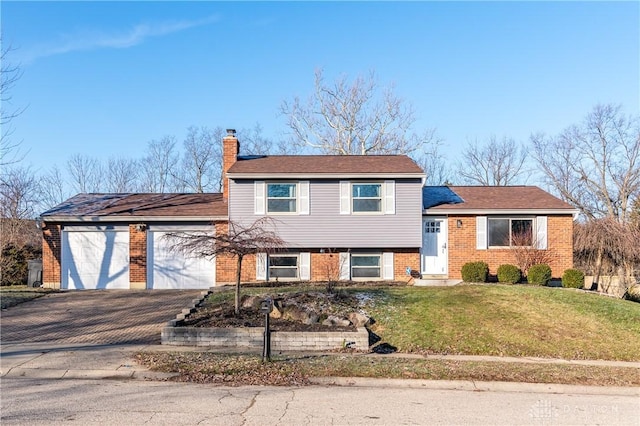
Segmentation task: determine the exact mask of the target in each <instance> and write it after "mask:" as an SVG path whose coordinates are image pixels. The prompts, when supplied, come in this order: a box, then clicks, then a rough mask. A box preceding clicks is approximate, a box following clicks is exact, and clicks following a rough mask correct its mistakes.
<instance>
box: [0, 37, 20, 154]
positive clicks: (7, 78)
mask: <svg viewBox="0 0 640 426" xmlns="http://www.w3.org/2000/svg"><path fill="white" fill-rule="evenodd" d="M0 44H2V39H0ZM12 51H13V49H12V48H11V46H9V47H6V48H4V47H2V51H1V53H0V166H6V165H9V164H13V163H17V162H19V161H20V160H22V159H23V158H24V155H25V154H24V153H21V152H20V151H19V147H20V141H14V140H12V139H11V135H12V134H13V131H14V129H13V127H12V126H11V121H12V120H13V119H14V118H16V117H17V116H19V115H20V114H22V113H23V112H24V110H25V108H19V107H13V106H12V96H11V89H12V88H13V86H14V85H15V84H16V82H17V81H18V80H20V77H22V71H21V70H20V67H19V66H17V65H14V64H12V63H11V62H10V61H9V54H10V52H12Z"/></svg>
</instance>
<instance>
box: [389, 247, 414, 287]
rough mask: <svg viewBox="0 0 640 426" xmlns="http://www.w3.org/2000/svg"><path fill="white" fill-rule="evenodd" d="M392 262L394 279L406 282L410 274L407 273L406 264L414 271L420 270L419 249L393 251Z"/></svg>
mask: <svg viewBox="0 0 640 426" xmlns="http://www.w3.org/2000/svg"><path fill="white" fill-rule="evenodd" d="M393 264H394V265H393V272H394V275H395V277H394V278H395V280H396V281H407V282H408V281H409V280H410V279H411V276H410V275H407V266H408V267H410V268H411V269H412V270H414V271H418V272H420V250H419V249H416V250H415V251H403V252H396V253H394V254H393Z"/></svg>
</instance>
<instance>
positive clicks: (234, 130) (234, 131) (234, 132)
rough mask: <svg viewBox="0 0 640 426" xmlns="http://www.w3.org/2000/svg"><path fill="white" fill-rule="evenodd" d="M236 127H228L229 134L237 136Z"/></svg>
mask: <svg viewBox="0 0 640 426" xmlns="http://www.w3.org/2000/svg"><path fill="white" fill-rule="evenodd" d="M235 135H236V129H227V136H235Z"/></svg>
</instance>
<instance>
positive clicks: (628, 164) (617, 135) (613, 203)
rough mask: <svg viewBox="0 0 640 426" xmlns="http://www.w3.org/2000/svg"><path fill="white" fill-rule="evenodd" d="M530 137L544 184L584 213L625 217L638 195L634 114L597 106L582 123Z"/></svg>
mask: <svg viewBox="0 0 640 426" xmlns="http://www.w3.org/2000/svg"><path fill="white" fill-rule="evenodd" d="M531 142H532V144H533V148H534V152H533V154H534V156H535V158H536V160H537V161H538V163H539V165H540V167H541V168H542V171H543V173H544V175H545V178H546V181H547V183H548V184H549V185H550V186H551V187H553V188H554V189H555V191H556V192H557V193H558V194H559V195H560V197H561V198H562V199H563V200H565V201H567V202H569V203H570V204H572V205H574V206H575V207H576V208H578V209H579V210H580V212H581V213H582V215H584V217H586V218H588V219H594V218H599V217H606V216H610V217H614V218H616V219H617V220H619V221H621V222H627V221H628V220H629V217H630V214H631V211H632V205H633V203H634V200H636V199H638V197H640V118H639V117H631V116H628V117H627V116H625V115H623V113H622V110H621V107H620V106H614V105H597V106H596V107H594V109H593V110H592V111H591V112H590V113H589V114H588V115H587V117H586V118H585V119H584V121H583V122H582V123H581V124H579V125H574V126H571V127H569V128H567V129H566V130H564V131H563V132H562V133H560V134H559V135H557V136H551V137H549V136H545V135H544V134H538V135H534V136H532V138H531Z"/></svg>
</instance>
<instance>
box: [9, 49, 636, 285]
mask: <svg viewBox="0 0 640 426" xmlns="http://www.w3.org/2000/svg"><path fill="white" fill-rule="evenodd" d="M6 53H7V52H6V51H3V53H2V59H3V61H2V79H1V82H2V101H3V102H2V105H3V109H2V120H1V121H2V125H3V129H2V132H3V133H2V139H1V140H0V142H1V145H0V166H2V170H1V171H0V206H1V211H0V214H1V217H2V218H3V237H2V239H3V241H2V242H0V243H2V247H4V246H5V245H6V244H7V241H8V238H9V237H8V236H9V235H14V234H16V232H17V231H16V232H14V231H13V230H12V231H11V232H8V231H7V230H8V229H9V228H8V225H7V223H8V222H7V220H24V219H33V218H35V217H36V216H37V215H38V214H39V213H41V212H42V211H44V210H46V209H48V208H50V207H52V206H54V205H56V204H58V203H61V202H62V201H64V200H65V199H67V198H69V197H70V196H71V195H74V194H75V193H88V192H160V193H163V192H164V193H166V192H219V191H220V187H221V163H222V152H221V140H222V138H223V137H224V135H225V134H226V132H225V131H224V129H223V128H222V127H216V128H209V127H198V126H192V127H190V128H188V129H187V135H186V137H185V138H184V140H183V141H178V139H177V138H176V137H175V136H172V135H167V136H164V137H162V138H160V139H155V140H151V141H149V142H148V143H147V146H146V150H145V153H144V155H143V156H142V157H140V158H129V157H125V156H113V157H110V158H108V159H99V158H96V157H92V156H88V155H82V154H74V155H71V156H70V157H69V159H68V161H67V162H66V164H64V165H62V166H60V165H54V166H53V167H52V168H51V169H50V170H46V171H44V172H43V173H36V172H35V171H33V170H32V169H31V168H30V167H28V166H23V165H21V162H22V157H21V156H20V155H19V153H18V152H19V143H15V142H14V141H12V140H11V127H10V122H11V120H12V118H14V117H15V116H16V115H18V114H19V113H20V111H21V110H20V109H19V108H14V109H10V110H6V109H5V106H6V105H10V104H11V103H10V100H11V98H10V96H9V95H8V93H9V92H10V88H11V87H12V86H13V85H14V84H15V83H16V81H17V80H18V79H19V77H20V70H19V68H17V67H12V66H11V65H8V64H9V63H8V62H7V61H5V59H6V58H5V56H6ZM280 113H281V115H282V116H284V118H285V120H286V126H287V129H288V133H287V134H285V137H284V138H283V139H282V141H281V142H279V143H275V142H274V141H272V140H271V139H269V138H266V137H264V136H263V133H262V128H261V127H260V125H259V124H256V125H255V126H254V127H253V128H250V129H240V130H239V131H238V137H239V139H240V142H241V144H240V147H241V153H242V154H296V153H300V152H313V153H320V154H327V155H328V154H333V155H375V154H378V155H379V154H407V155H410V156H411V157H412V158H413V159H414V160H415V161H416V162H417V163H418V164H420V165H421V166H422V167H423V169H424V170H425V172H426V174H427V179H426V183H427V184H428V185H442V184H471V185H498V186H506V185H514V184H523V183H527V184H531V183H533V182H531V180H532V177H533V178H534V179H538V180H539V181H540V182H541V183H544V185H541V186H544V187H546V188H547V189H549V190H550V191H551V192H553V193H555V194H556V195H558V196H559V197H560V198H561V199H563V200H564V201H566V202H568V203H569V204H571V205H573V206H575V207H576V208H577V209H578V210H579V211H580V221H578V223H577V226H576V238H575V247H576V260H577V261H578V263H579V264H581V265H582V267H583V269H586V270H587V272H589V273H593V274H595V275H599V274H601V273H603V274H613V273H617V274H618V275H620V276H625V277H626V279H628V280H632V278H631V277H633V276H634V275H635V271H636V270H637V268H638V265H639V264H640V250H639V249H638V241H640V201H639V199H640V118H639V117H632V116H627V115H625V114H624V113H623V111H622V110H621V108H620V107H619V106H614V105H597V106H595V107H594V108H593V109H592V110H591V112H589V113H588V114H587V115H586V117H585V118H584V120H583V121H582V122H580V123H576V124H573V125H570V126H569V127H567V128H566V129H565V130H564V131H562V132H560V133H559V134H557V135H546V134H533V135H532V136H531V138H530V141H528V142H529V143H528V144H526V143H524V142H517V141H515V140H514V139H513V138H510V137H508V136H505V137H502V138H499V137H496V136H491V137H489V138H487V139H485V140H473V141H467V144H466V145H465V147H464V148H463V150H462V152H461V153H460V156H459V160H458V161H457V162H456V163H455V164H450V163H448V162H447V160H446V157H445V156H444V155H443V152H442V149H443V146H444V144H443V141H442V140H441V139H440V138H439V137H438V136H437V132H436V130H435V128H431V129H425V130H423V131H421V132H418V131H416V130H415V123H416V119H415V112H414V110H413V108H412V106H411V105H410V104H409V103H407V102H406V101H404V100H402V99H401V98H399V97H397V96H396V95H395V94H394V91H393V88H381V87H379V85H378V83H377V79H376V77H375V75H374V74H373V73H371V74H369V75H367V76H359V77H357V78H356V79H354V80H352V81H350V80H348V79H347V78H346V77H344V76H343V77H339V78H338V79H336V80H335V81H334V82H332V83H327V82H326V81H325V79H324V76H323V73H322V71H321V70H320V71H317V72H316V74H315V80H314V90H313V92H312V94H311V95H310V96H309V97H308V98H307V99H300V98H298V97H295V98H293V99H292V100H285V101H284V102H282V104H281V106H280ZM614 230H615V232H614ZM17 233H19V232H17ZM9 242H11V241H9Z"/></svg>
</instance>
